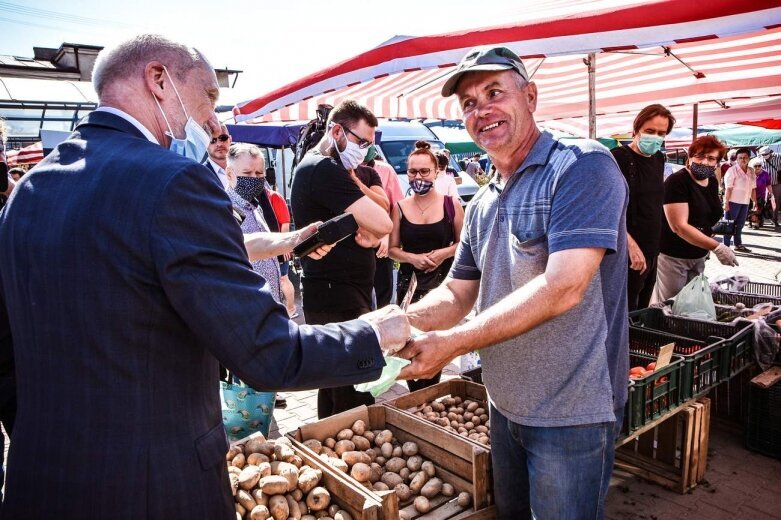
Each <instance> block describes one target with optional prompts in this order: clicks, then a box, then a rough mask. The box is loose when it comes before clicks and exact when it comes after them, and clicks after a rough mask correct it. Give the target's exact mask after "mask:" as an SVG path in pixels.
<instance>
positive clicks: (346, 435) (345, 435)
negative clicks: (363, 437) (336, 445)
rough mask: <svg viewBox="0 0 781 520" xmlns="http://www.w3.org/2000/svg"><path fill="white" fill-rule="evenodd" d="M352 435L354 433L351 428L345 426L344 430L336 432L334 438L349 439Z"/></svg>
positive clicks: (338, 439)
mask: <svg viewBox="0 0 781 520" xmlns="http://www.w3.org/2000/svg"><path fill="white" fill-rule="evenodd" d="M353 435H355V433H354V432H353V431H352V430H351V429H349V428H345V429H344V430H341V431H340V432H339V433H337V434H336V440H337V441H349V440H350V439H352V438H353Z"/></svg>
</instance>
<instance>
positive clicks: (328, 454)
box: [320, 446, 339, 459]
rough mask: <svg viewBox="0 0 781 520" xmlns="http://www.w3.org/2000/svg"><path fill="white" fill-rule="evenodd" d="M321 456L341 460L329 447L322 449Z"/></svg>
mask: <svg viewBox="0 0 781 520" xmlns="http://www.w3.org/2000/svg"><path fill="white" fill-rule="evenodd" d="M320 455H325V456H326V457H334V458H337V459H338V458H339V455H337V454H336V452H335V451H334V450H332V449H331V448H329V447H328V446H323V447H322V448H320Z"/></svg>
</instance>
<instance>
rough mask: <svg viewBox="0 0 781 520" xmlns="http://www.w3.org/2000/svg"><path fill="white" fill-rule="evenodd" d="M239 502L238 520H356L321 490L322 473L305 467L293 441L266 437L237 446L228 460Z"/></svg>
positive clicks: (237, 506)
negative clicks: (291, 519) (294, 450)
mask: <svg viewBox="0 0 781 520" xmlns="http://www.w3.org/2000/svg"><path fill="white" fill-rule="evenodd" d="M226 460H227V462H228V474H229V477H230V482H231V488H232V490H233V496H234V498H235V500H236V520H267V519H269V518H273V519H274V520H288V519H289V518H293V519H295V520H315V519H317V518H320V519H323V520H328V519H330V520H352V516H351V515H350V514H349V513H348V512H347V511H344V510H342V509H341V508H340V507H339V506H338V505H336V504H331V494H330V493H329V492H328V490H327V489H325V487H321V486H320V485H319V484H320V479H321V478H322V476H323V472H322V470H320V469H314V468H311V467H309V466H307V465H305V464H304V462H303V460H301V457H299V456H298V455H296V454H295V453H294V452H293V449H292V448H291V442H290V439H287V438H281V439H276V440H274V441H271V440H268V441H267V440H266V439H264V438H263V436H260V435H259V436H257V437H253V438H251V439H249V440H248V441H247V442H246V443H244V444H243V445H241V444H237V445H235V446H232V447H231V448H230V450H228V454H227V455H226Z"/></svg>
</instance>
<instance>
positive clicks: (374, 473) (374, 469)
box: [369, 462, 385, 483]
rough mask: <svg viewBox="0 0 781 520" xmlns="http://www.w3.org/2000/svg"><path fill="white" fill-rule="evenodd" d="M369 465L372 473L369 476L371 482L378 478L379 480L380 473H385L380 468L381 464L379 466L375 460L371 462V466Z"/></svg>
mask: <svg viewBox="0 0 781 520" xmlns="http://www.w3.org/2000/svg"><path fill="white" fill-rule="evenodd" d="M369 467H370V468H371V470H372V474H371V476H370V477H369V480H370V481H371V482H372V483H374V482H377V481H378V480H380V479H381V478H382V474H383V473H385V472H384V471H383V470H382V466H380V465H379V464H377V463H376V462H372V463H371V466H369Z"/></svg>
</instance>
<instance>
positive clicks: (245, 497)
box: [236, 489, 258, 511]
mask: <svg viewBox="0 0 781 520" xmlns="http://www.w3.org/2000/svg"><path fill="white" fill-rule="evenodd" d="M236 502H238V503H239V504H241V507H243V508H244V509H246V510H247V511H252V510H253V509H254V508H255V506H256V505H258V504H256V503H255V499H254V498H252V495H250V494H249V493H248V492H247V491H245V490H243V489H240V490H239V491H238V492H237V493H236Z"/></svg>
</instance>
